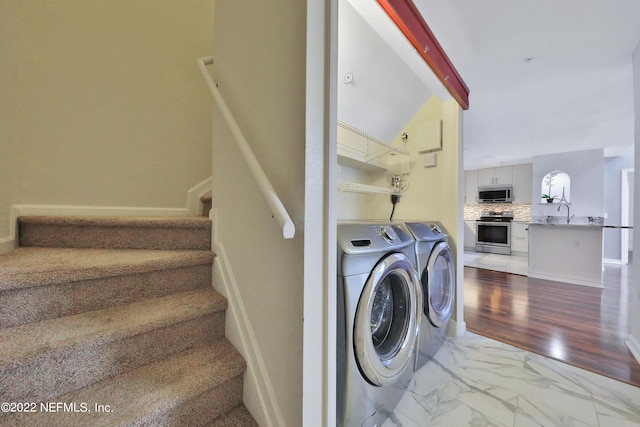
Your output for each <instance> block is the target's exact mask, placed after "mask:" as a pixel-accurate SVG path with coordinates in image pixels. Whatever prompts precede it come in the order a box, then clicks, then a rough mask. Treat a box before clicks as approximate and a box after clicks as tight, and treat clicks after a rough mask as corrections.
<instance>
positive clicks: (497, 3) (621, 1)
mask: <svg viewBox="0 0 640 427" xmlns="http://www.w3.org/2000/svg"><path fill="white" fill-rule="evenodd" d="M414 2H415V3H416V5H417V7H418V9H420V11H421V12H422V15H423V17H424V18H425V20H426V22H427V23H428V25H429V26H430V27H431V29H432V31H433V32H434V34H435V35H436V37H437V38H438V40H439V41H440V44H441V45H442V46H443V47H444V49H445V51H446V52H447V54H448V56H449V58H450V59H451V60H452V62H453V63H454V65H455V66H456V68H457V69H458V71H459V73H460V74H461V76H462V78H463V79H464V81H465V82H466V83H467V86H468V87H469V89H470V90H471V93H470V97H469V98H470V108H469V110H468V111H465V113H464V118H463V131H464V163H465V169H475V168H482V167H490V166H497V165H501V164H505V165H506V164H516V163H523V162H528V161H530V160H531V157H532V156H535V155H539V154H549V153H560V152H571V151H578V150H586V149H592V148H606V152H615V151H616V150H622V149H624V148H626V147H628V146H629V145H631V144H633V132H634V124H633V96H632V90H633V79H632V66H631V53H632V50H633V49H634V47H635V46H636V45H637V44H638V43H639V42H640V1H637V0H607V1H601V0H562V1H552V0H515V1H514V0H484V1H478V0H456V1H436V0H414ZM339 4H340V11H339V20H340V26H339V60H338V73H339V74H338V78H339V88H338V117H339V119H341V120H343V121H346V122H349V123H351V124H353V125H354V126H356V127H360V128H362V129H363V130H365V131H367V132H369V133H371V134H373V135H375V136H378V137H380V138H381V139H384V140H387V141H390V140H391V139H392V138H393V137H394V136H396V135H397V133H398V132H399V131H400V130H401V129H402V127H403V126H404V124H406V122H407V121H408V120H409V119H410V118H411V117H412V116H413V114H414V113H415V112H416V111H417V110H418V108H419V107H420V106H421V105H422V104H424V102H426V100H427V99H428V98H429V97H430V96H431V95H432V94H436V95H438V96H439V97H441V98H442V97H447V93H446V92H445V91H444V90H443V88H442V86H441V85H440V84H439V83H438V82H437V81H435V79H434V77H433V75H432V73H431V72H430V70H429V69H428V68H427V67H426V65H424V64H423V63H421V62H420V61H419V60H418V58H417V54H416V53H415V51H413V49H412V48H411V47H410V46H408V42H406V41H405V40H403V39H402V37H401V36H400V37H399V31H397V29H395V27H394V26H393V24H392V23H390V21H388V20H385V19H384V15H381V13H383V12H381V10H380V8H379V6H378V5H377V3H376V2H373V1H365V0H349V1H348V3H347V2H345V1H341V2H339ZM349 73H350V76H351V79H352V80H351V81H350V82H346V81H345V76H346V75H347V74H349ZM346 80H349V77H348V76H347V78H346Z"/></svg>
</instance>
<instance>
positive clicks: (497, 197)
mask: <svg viewBox="0 0 640 427" xmlns="http://www.w3.org/2000/svg"><path fill="white" fill-rule="evenodd" d="M512 201H513V187H512V186H511V185H503V186H496V185H494V186H491V187H479V188H478V203H497V202H505V203H511V202H512Z"/></svg>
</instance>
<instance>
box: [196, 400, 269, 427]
mask: <svg viewBox="0 0 640 427" xmlns="http://www.w3.org/2000/svg"><path fill="white" fill-rule="evenodd" d="M207 426H208V427H239V426H241V427H258V423H257V422H256V421H255V420H254V419H253V417H252V416H251V413H250V412H249V411H248V410H247V408H246V407H245V406H244V405H238V406H236V407H235V408H233V409H232V410H230V411H229V412H227V413H225V414H222V415H221V416H220V417H218V418H216V419H215V420H213V421H211V423H209V424H207Z"/></svg>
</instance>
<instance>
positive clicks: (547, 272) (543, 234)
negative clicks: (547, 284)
mask: <svg viewBox="0 0 640 427" xmlns="http://www.w3.org/2000/svg"><path fill="white" fill-rule="evenodd" d="M566 221H567V220H566V218H564V217H558V216H552V217H534V218H532V221H531V223H530V224H529V277H535V278H539V279H546V280H554V281H558V282H565V283H573V284H576V285H584V286H592V287H597V288H602V287H603V285H602V272H603V266H602V250H603V246H602V241H603V240H602V229H603V227H605V224H604V221H603V219H602V218H601V217H596V218H593V217H578V218H571V219H570V221H569V223H567V222H566Z"/></svg>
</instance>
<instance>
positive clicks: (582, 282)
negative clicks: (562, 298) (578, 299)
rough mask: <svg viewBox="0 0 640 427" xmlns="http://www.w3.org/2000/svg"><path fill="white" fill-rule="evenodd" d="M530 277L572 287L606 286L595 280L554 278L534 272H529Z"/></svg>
mask: <svg viewBox="0 0 640 427" xmlns="http://www.w3.org/2000/svg"><path fill="white" fill-rule="evenodd" d="M529 277H531V278H534V279H544V280H551V281H553V282H563V283H570V284H572V285H581V286H589V287H591V288H604V285H603V284H602V282H596V281H595V280H586V279H580V278H576V277H566V276H554V275H551V274H544V273H536V272H532V271H531V270H529Z"/></svg>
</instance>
